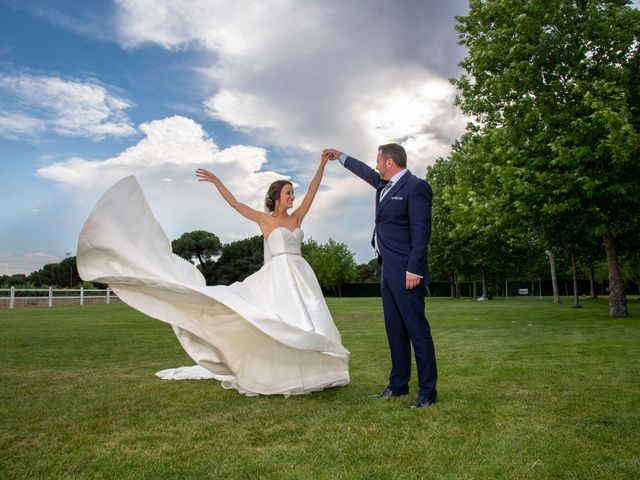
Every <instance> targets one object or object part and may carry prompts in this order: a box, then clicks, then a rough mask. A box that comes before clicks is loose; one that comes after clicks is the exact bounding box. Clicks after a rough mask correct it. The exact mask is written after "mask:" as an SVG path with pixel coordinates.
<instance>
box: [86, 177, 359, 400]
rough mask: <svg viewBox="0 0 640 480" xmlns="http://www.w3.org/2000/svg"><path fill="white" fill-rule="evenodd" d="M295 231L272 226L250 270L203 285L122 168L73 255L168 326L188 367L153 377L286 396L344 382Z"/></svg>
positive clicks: (329, 324) (344, 357)
mask: <svg viewBox="0 0 640 480" xmlns="http://www.w3.org/2000/svg"><path fill="white" fill-rule="evenodd" d="M303 236H304V234H303V232H302V230H301V229H300V228H297V229H295V230H293V231H290V230H288V229H287V228H285V227H278V228H276V229H275V230H273V231H272V232H271V234H270V235H269V238H267V239H266V241H265V262H264V266H263V267H262V268H261V269H260V270H258V271H257V272H255V273H254V274H253V275H251V276H249V277H247V278H246V279H245V280H244V281H242V282H236V283H234V284H232V285H229V286H225V285H218V286H207V285H206V283H205V280H204V278H203V276H202V274H201V273H200V271H199V270H198V269H197V268H196V267H195V266H194V265H193V264H191V263H190V262H188V261H186V260H184V259H182V258H180V257H178V256H177V255H175V254H173V253H172V251H171V245H170V243H169V240H168V239H167V237H166V235H165V233H164V232H163V230H162V228H161V227H160V225H159V224H158V222H157V221H156V219H155V218H154V216H153V213H152V212H151V209H150V208H149V205H148V204H147V202H146V200H145V198H144V195H143V193H142V190H141V188H140V185H139V184H138V182H137V180H136V179H135V177H133V176H130V177H126V178H124V179H122V180H121V181H119V182H118V183H116V184H115V185H114V186H113V187H111V189H109V190H108V191H107V192H106V193H105V194H104V196H103V197H102V198H101V199H100V200H99V202H98V203H97V205H96V206H95V208H94V209H93V211H92V212H91V214H90V216H89V218H88V220H87V221H86V223H85V225H84V227H83V228H82V231H81V233H80V236H79V239H78V251H77V259H76V260H77V265H78V272H79V273H80V276H81V277H82V278H83V279H84V280H86V281H92V282H100V283H105V284H108V285H109V286H110V287H111V288H112V289H113V290H114V292H115V293H116V294H117V295H118V297H120V298H121V299H122V300H123V301H124V302H125V303H127V304H128V305H130V306H132V307H133V308H135V309H137V310H139V311H141V312H143V313H145V314H147V315H149V316H150V317H153V318H155V319H158V320H161V321H163V322H166V323H169V324H170V325H172V327H173V330H174V332H175V334H176V336H177V338H178V340H179V342H180V344H181V345H182V347H183V348H184V350H185V351H186V352H187V354H188V355H189V356H190V357H191V358H192V359H193V360H194V361H195V362H196V363H197V366H195V367H182V368H178V369H169V370H164V371H161V372H158V375H159V376H161V377H163V378H171V379H184V378H215V379H217V380H220V381H221V382H222V385H223V387H225V388H234V389H236V390H237V391H238V392H240V393H242V394H245V395H270V394H282V395H285V396H289V395H298V394H305V393H309V392H313V391H317V390H322V389H324V388H328V387H335V386H342V385H346V384H347V383H349V368H348V364H349V352H348V351H347V350H346V349H345V348H344V347H343V346H342V344H341V338H340V333H339V332H338V330H337V328H336V326H335V324H334V322H333V319H332V317H331V314H330V312H329V310H328V308H327V305H326V302H325V300H324V297H323V296H322V291H321V289H320V286H319V284H318V281H317V279H316V277H315V274H314V273H313V270H312V269H311V267H310V266H309V264H308V263H307V262H306V261H305V260H304V258H302V256H301V255H300V247H301V244H302V239H303Z"/></svg>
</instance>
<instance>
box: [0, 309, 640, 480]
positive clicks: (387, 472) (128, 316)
mask: <svg viewBox="0 0 640 480" xmlns="http://www.w3.org/2000/svg"><path fill="white" fill-rule="evenodd" d="M328 302H329V306H330V308H331V310H332V312H333V314H334V317H335V319H336V323H337V325H338V328H339V329H340V331H341V332H342V336H343V341H344V344H345V346H346V347H347V348H348V349H349V350H350V351H351V368H350V371H351V384H350V385H348V386H347V387H344V388H340V389H331V390H327V391H324V392H318V393H314V394H312V395H306V396H302V397H291V398H288V399H285V398H282V397H252V398H248V397H242V396H240V395H238V394H237V393H236V392H235V391H228V390H224V389H222V387H221V386H220V385H219V383H218V382H216V381H181V382H172V381H163V380H160V379H158V378H156V377H155V376H154V375H153V374H154V373H155V372H156V371H158V370H161V369H164V368H169V367H175V366H180V365H190V364H192V362H191V361H190V360H189V358H188V357H187V356H186V355H185V354H184V353H183V352H182V350H181V348H180V346H179V344H178V341H177V340H176V339H175V337H174V336H173V332H172V331H171V329H170V327H169V326H168V325H166V324H163V323H161V322H158V321H155V320H152V319H149V318H148V317H145V316H144V315H142V314H140V313H138V312H136V311H134V310H132V309H130V308H129V307H126V306H122V305H105V306H85V307H80V306H76V307H57V308H30V309H16V310H6V309H4V310H0V362H1V363H0V365H1V367H0V382H1V383H0V478H3V479H4V478H7V479H13V478H24V479H26V478H29V479H34V478H38V479H40V478H51V479H59V478H74V479H85V478H86V479H89V478H110V479H111V478H112V479H125V478H148V479H163V478H171V479H178V478H179V479H198V478H220V479H227V478H277V479H280V478H304V479H315V478H327V479H329V478H331V479H333V478H344V479H357V478H362V479H377V478H380V479H386V478H398V479H404V478H407V479H412V478H416V479H418V478H420V479H425V478H426V479H431V478H433V479H440V478H450V479H537V478H545V479H563V478H570V479H574V478H575V479H592V478H593V479H596V478H610V479H624V478H628V479H637V478H640V302H639V301H638V300H637V299H636V298H635V297H634V299H632V300H631V301H630V310H631V313H632V317H631V318H628V319H616V320H614V319H610V318H609V317H608V306H607V301H606V299H599V300H583V302H582V305H583V308H580V309H575V308H571V300H570V299H565V300H564V303H563V304H561V305H554V304H553V303H552V302H551V300H550V299H548V298H547V299H544V300H538V299H532V298H519V299H510V300H508V301H504V300H494V301H490V302H475V301H468V300H458V301H454V300H450V299H441V298H438V299H428V300H427V312H428V317H429V320H430V323H431V327H432V332H433V335H434V340H435V345H436V354H437V357H438V362H439V365H438V367H439V374H440V381H439V385H438V393H439V395H438V398H439V403H438V404H436V405H435V406H432V407H428V408H426V409H422V410H410V409H408V408H407V405H408V404H409V403H410V402H411V401H413V399H414V395H415V394H416V393H417V392H416V387H415V385H416V384H415V378H414V379H413V383H412V385H411V394H410V396H409V397H402V398H394V399H390V400H376V399H370V398H368V397H367V395H369V394H371V393H379V392H380V391H381V390H382V389H383V388H384V387H385V384H386V378H387V375H388V368H389V363H388V362H389V359H388V350H387V344H386V337H385V333H384V324H383V321H382V313H381V307H380V300H379V299H328ZM414 377H415V375H414Z"/></svg>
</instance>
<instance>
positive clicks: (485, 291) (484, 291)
mask: <svg viewBox="0 0 640 480" xmlns="http://www.w3.org/2000/svg"><path fill="white" fill-rule="evenodd" d="M480 274H481V275H482V296H483V297H486V296H488V295H489V285H488V284H487V271H486V270H485V269H484V267H480Z"/></svg>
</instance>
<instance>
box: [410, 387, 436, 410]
mask: <svg viewBox="0 0 640 480" xmlns="http://www.w3.org/2000/svg"><path fill="white" fill-rule="evenodd" d="M437 401H438V392H436V391H434V392H433V393H432V394H431V395H427V394H422V393H421V394H419V395H418V398H417V399H416V401H415V402H414V403H412V404H411V405H409V408H423V407H427V406H429V405H433V404H434V403H436V402H437Z"/></svg>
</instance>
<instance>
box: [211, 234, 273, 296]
mask: <svg viewBox="0 0 640 480" xmlns="http://www.w3.org/2000/svg"><path fill="white" fill-rule="evenodd" d="M221 252H222V253H221V255H220V257H219V258H218V260H217V261H216V262H215V263H210V264H207V265H206V267H205V270H204V271H203V275H204V276H205V278H206V280H207V283H208V284H209V285H230V284H232V283H233V282H238V281H242V280H244V279H245V278H247V277H248V276H249V275H251V274H252V273H254V272H256V271H257V270H259V269H260V268H261V267H262V265H263V264H264V241H263V238H262V236H261V235H255V236H253V237H249V238H245V239H243V240H238V241H235V242H231V243H226V244H224V246H223V247H222V250H221Z"/></svg>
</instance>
